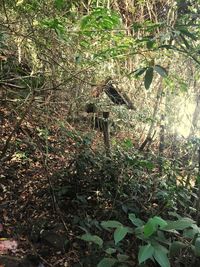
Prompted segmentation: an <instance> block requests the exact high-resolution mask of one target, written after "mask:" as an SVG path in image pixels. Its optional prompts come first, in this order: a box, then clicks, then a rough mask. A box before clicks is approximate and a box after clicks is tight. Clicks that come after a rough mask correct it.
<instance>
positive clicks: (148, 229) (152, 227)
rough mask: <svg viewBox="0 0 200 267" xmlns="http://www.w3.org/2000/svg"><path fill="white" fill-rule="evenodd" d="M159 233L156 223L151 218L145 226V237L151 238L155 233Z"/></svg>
mask: <svg viewBox="0 0 200 267" xmlns="http://www.w3.org/2000/svg"><path fill="white" fill-rule="evenodd" d="M156 231H157V225H156V224H155V223H154V220H153V219H152V218H151V219H149V220H148V222H147V223H146V224H145V226H144V236H145V237H150V236H151V235H152V234H153V233H155V232H156Z"/></svg>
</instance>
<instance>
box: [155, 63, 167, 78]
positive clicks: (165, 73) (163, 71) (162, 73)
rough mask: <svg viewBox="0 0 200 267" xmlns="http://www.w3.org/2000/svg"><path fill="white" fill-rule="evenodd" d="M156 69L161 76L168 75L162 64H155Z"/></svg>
mask: <svg viewBox="0 0 200 267" xmlns="http://www.w3.org/2000/svg"><path fill="white" fill-rule="evenodd" d="M154 70H155V71H156V72H157V73H158V74H160V76H162V77H163V78H165V77H167V75H168V74H167V71H166V69H165V68H163V67H161V66H160V65H155V66H154Z"/></svg>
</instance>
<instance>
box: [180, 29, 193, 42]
mask: <svg viewBox="0 0 200 267" xmlns="http://www.w3.org/2000/svg"><path fill="white" fill-rule="evenodd" d="M179 31H180V32H181V33H182V34H184V35H185V36H187V37H189V38H191V39H192V40H194V41H197V37H196V35H195V34H194V33H191V32H190V31H188V29H186V28H179Z"/></svg>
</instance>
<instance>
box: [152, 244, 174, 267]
mask: <svg viewBox="0 0 200 267" xmlns="http://www.w3.org/2000/svg"><path fill="white" fill-rule="evenodd" d="M153 257H154V259H155V260H156V261H157V262H158V263H159V265H160V266H161V267H170V262H169V259H168V257H167V253H165V252H164V251H163V250H161V249H157V248H155V250H154V254H153Z"/></svg>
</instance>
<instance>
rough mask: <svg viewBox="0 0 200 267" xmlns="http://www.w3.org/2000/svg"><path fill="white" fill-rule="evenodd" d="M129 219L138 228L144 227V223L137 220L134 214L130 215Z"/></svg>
mask: <svg viewBox="0 0 200 267" xmlns="http://www.w3.org/2000/svg"><path fill="white" fill-rule="evenodd" d="M128 218H129V220H131V222H132V224H134V225H135V226H137V227H140V226H143V225H144V221H142V220H140V219H139V218H136V217H135V214H134V213H130V214H129V215H128Z"/></svg>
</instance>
